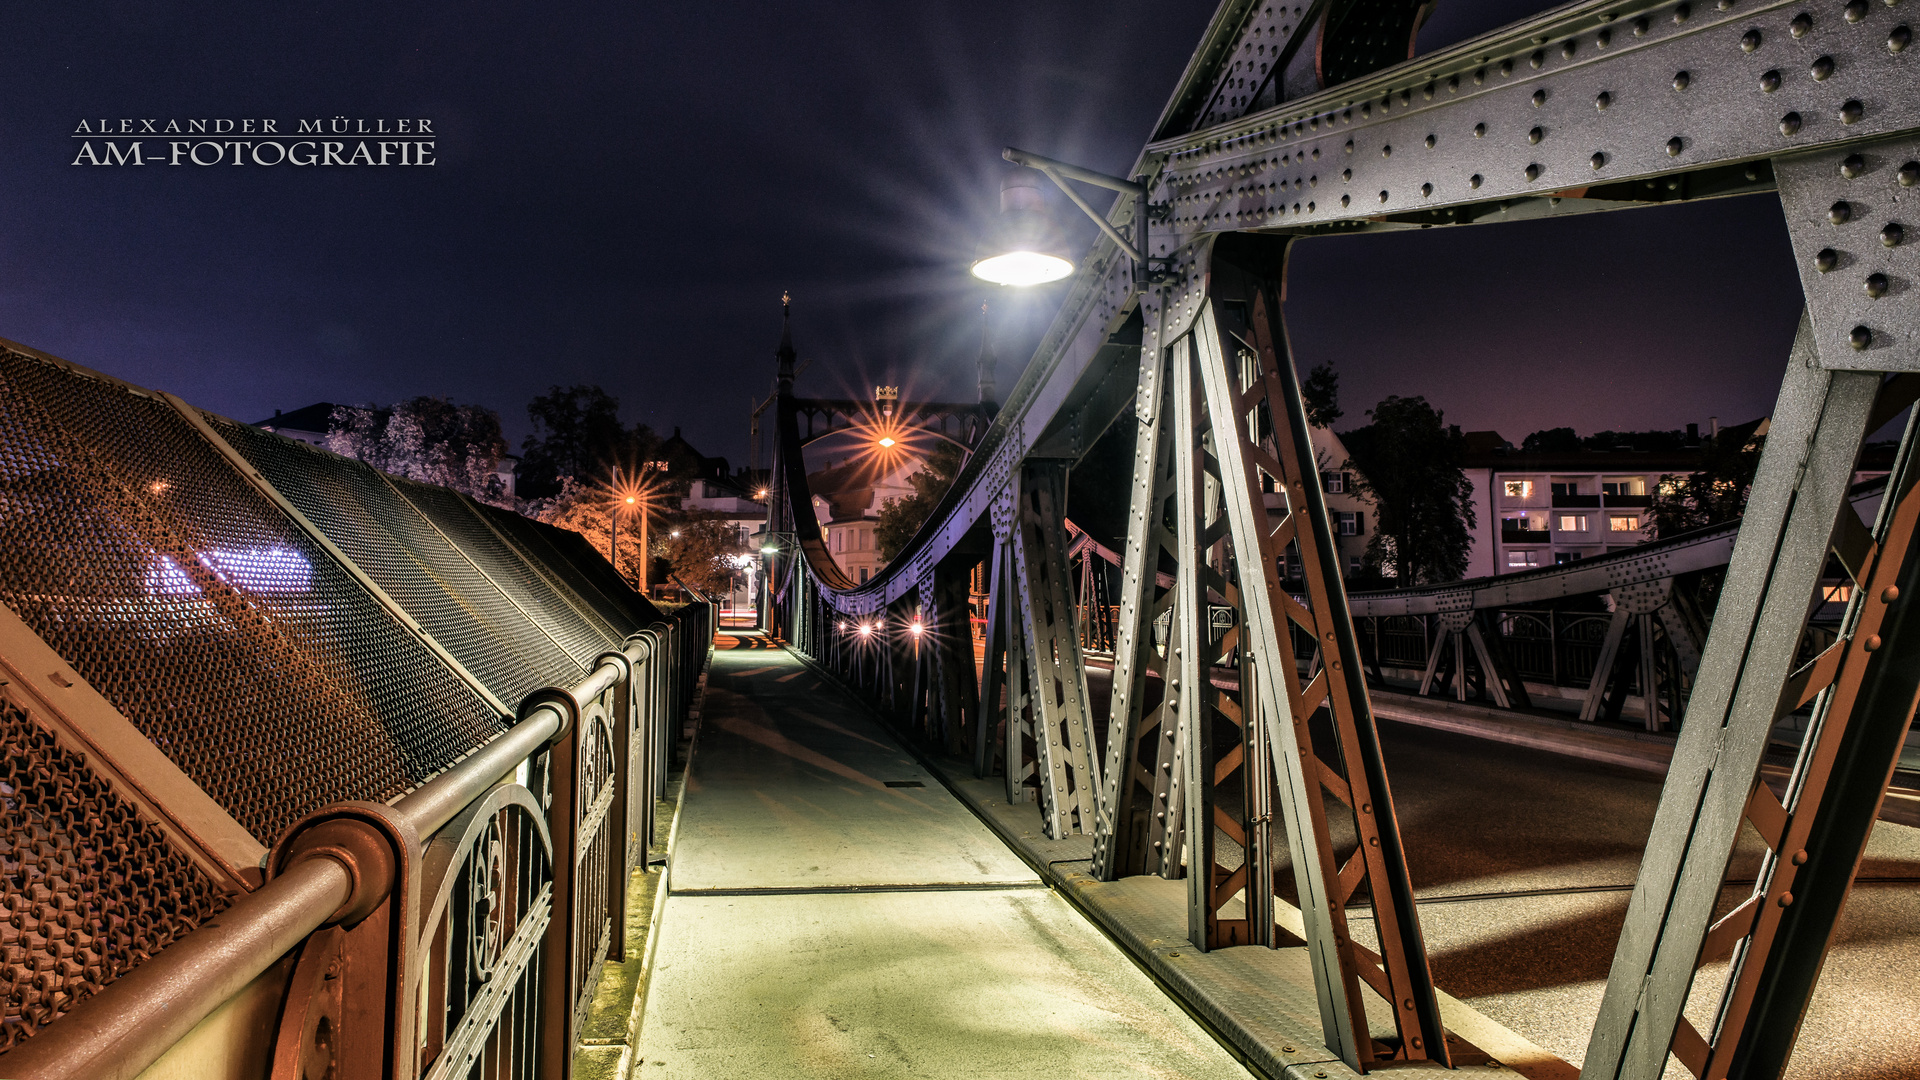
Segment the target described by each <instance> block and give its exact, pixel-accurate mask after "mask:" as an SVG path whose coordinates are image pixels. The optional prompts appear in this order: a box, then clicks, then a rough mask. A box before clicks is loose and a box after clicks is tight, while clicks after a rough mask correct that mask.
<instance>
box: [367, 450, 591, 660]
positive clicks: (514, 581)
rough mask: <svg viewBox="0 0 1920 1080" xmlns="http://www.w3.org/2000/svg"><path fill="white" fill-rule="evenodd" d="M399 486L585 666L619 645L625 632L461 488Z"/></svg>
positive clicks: (401, 483) (405, 482)
mask: <svg viewBox="0 0 1920 1080" xmlns="http://www.w3.org/2000/svg"><path fill="white" fill-rule="evenodd" d="M394 486H396V487H398V488H399V489H400V493H401V494H402V495H403V496H405V498H406V499H407V501H408V502H410V503H412V504H413V506H414V508H415V509H416V510H418V511H419V512H420V513H421V514H423V515H425V516H426V518H427V519H428V520H430V521H432V522H433V524H434V525H435V526H436V527H438V528H439V530H440V531H441V532H443V533H445V534H446V535H447V536H448V537H449V538H450V539H452V540H453V542H454V543H456V544H458V545H460V548H461V550H463V551H465V552H466V553H467V554H468V555H469V556H470V557H472V559H473V560H474V562H475V563H476V564H478V565H479V567H480V568H481V569H482V570H483V571H485V572H486V574H487V576H488V577H490V578H492V579H493V580H494V582H495V583H496V584H498V585H499V586H500V588H501V589H503V590H505V591H506V592H507V593H508V594H509V595H511V596H512V597H513V598H514V600H515V601H516V602H518V603H520V604H521V605H523V606H525V607H526V608H527V609H528V610H529V611H538V612H540V617H541V620H542V621H541V625H542V626H544V627H545V628H546V631H547V633H549V634H551V635H553V638H554V639H555V640H557V641H558V642H559V643H560V644H561V645H562V646H564V647H565V648H566V650H567V652H568V653H569V654H571V655H572V656H573V658H574V659H575V660H577V661H579V663H580V665H581V667H582V669H583V670H584V669H585V668H588V667H591V666H592V665H593V661H594V658H595V657H597V656H599V655H600V654H601V653H604V652H606V651H607V650H608V649H614V648H618V647H619V645H620V641H621V639H622V637H624V636H625V635H621V634H616V633H615V632H614V629H613V627H612V626H610V625H608V624H607V623H606V622H605V621H604V620H602V619H600V618H598V617H596V616H594V615H592V614H591V613H590V609H588V608H587V607H586V605H584V604H583V603H581V602H580V600H579V599H578V598H576V597H573V596H571V595H570V594H569V593H568V592H567V591H566V590H565V589H557V588H556V587H555V585H554V583H552V582H550V581H549V579H547V578H544V577H542V576H541V575H540V574H539V573H537V572H536V571H535V570H534V568H533V567H532V566H531V565H530V564H529V563H528V561H527V559H526V557H525V556H524V555H523V554H522V553H521V552H520V551H518V550H517V549H515V548H513V547H512V546H510V545H509V544H508V543H507V541H506V540H505V539H504V538H503V537H502V536H501V535H500V533H498V532H496V531H495V530H494V529H492V528H490V527H489V526H488V525H487V523H486V522H485V521H483V520H481V519H480V517H479V515H478V514H476V513H475V512H474V509H473V504H471V503H469V502H468V501H467V500H466V499H464V498H462V497H461V496H460V494H459V493H458V492H455V491H452V490H450V489H448V488H442V487H434V486H432V485H430V484H421V483H417V482H415V481H412V480H395V481H394ZM576 678H577V676H576ZM552 685H560V684H558V683H555V684H552Z"/></svg>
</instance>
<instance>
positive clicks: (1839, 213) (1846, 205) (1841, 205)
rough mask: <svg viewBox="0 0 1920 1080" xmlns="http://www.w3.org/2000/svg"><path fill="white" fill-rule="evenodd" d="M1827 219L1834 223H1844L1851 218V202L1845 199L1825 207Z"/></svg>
mask: <svg viewBox="0 0 1920 1080" xmlns="http://www.w3.org/2000/svg"><path fill="white" fill-rule="evenodd" d="M1827 220H1828V221H1831V222H1833V223H1834V224H1835V225H1845V224H1846V223H1847V222H1849V221H1852V220H1853V204H1852V203H1850V202H1848V201H1847V200H1845V199H1841V200H1840V201H1839V202H1837V203H1834V204H1833V205H1832V206H1830V207H1828V208H1827Z"/></svg>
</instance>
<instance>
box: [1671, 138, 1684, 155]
mask: <svg viewBox="0 0 1920 1080" xmlns="http://www.w3.org/2000/svg"><path fill="white" fill-rule="evenodd" d="M1686 148H1687V144H1686V142H1685V141H1683V140H1682V139H1681V138H1680V136H1678V135H1675V136H1674V137H1673V138H1671V139H1668V140H1667V156H1668V157H1679V156H1680V151H1682V150H1685V149H1686Z"/></svg>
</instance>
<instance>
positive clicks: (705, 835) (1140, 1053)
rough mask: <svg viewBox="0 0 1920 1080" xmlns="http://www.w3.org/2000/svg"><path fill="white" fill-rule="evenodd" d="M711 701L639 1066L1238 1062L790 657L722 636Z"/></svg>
mask: <svg viewBox="0 0 1920 1080" xmlns="http://www.w3.org/2000/svg"><path fill="white" fill-rule="evenodd" d="M750 643H757V642H753V641H752V639H745V640H743V641H742V644H750ZM702 716H703V719H702V729H701V732H700V736H699V741H698V745H697V749H696V751H695V756H694V760H693V766H692V770H691V772H690V774H689V776H688V781H687V785H686V790H685V795H684V798H683V801H682V806H681V811H680V820H679V823H678V826H677V835H676V838H675V841H674V852H673V858H672V864H671V867H670V869H669V873H668V884H669V890H670V891H669V893H668V896H667V900H666V903H665V907H664V912H663V915H662V919H661V923H660V926H659V930H658V941H659V945H658V952H657V954H656V956H655V960H654V965H653V974H652V976H651V979H650V982H649V986H648V991H647V995H648V996H647V1001H646V1007H645V1012H644V1017H645V1019H644V1022H643V1026H642V1029H641V1033H640V1044H639V1048H638V1053H637V1055H636V1064H635V1065H634V1067H633V1072H634V1075H635V1076H636V1077H638V1078H639V1080H679V1078H689V1080H691V1078H697V1077H727V1078H744V1077H836V1078H838V1077H865V1076H873V1077H881V1076H885V1077H978V1076H992V1077H996V1078H1009V1080H1011V1078H1024V1077H1033V1078H1045V1080H1063V1078H1069V1077H1168V1078H1171V1077H1205V1078H1209V1080H1212V1078H1231V1077H1247V1076H1248V1075H1249V1074H1248V1073H1247V1072H1246V1071H1245V1070H1244V1069H1243V1068H1242V1067H1241V1066H1240V1065H1238V1064H1236V1063H1235V1061H1234V1059H1233V1057H1232V1056H1231V1055H1230V1054H1229V1053H1228V1052H1227V1051H1226V1050H1224V1049H1223V1048H1222V1047H1221V1046H1220V1045H1219V1044H1218V1043H1216V1042H1215V1041H1214V1040H1213V1039H1211V1038H1210V1037H1208V1035H1207V1034H1206V1033H1205V1032H1204V1031H1202V1030H1201V1029H1200V1028H1199V1026H1198V1025H1196V1024H1195V1023H1194V1022H1193V1020H1192V1019H1190V1018H1189V1017H1188V1016H1187V1015H1186V1014H1185V1013H1184V1012H1182V1011H1181V1010H1180V1008H1179V1007H1178V1006H1177V1005H1175V1004H1174V1003H1173V1002H1172V1001H1171V1000H1169V999H1168V998H1167V997H1166V996H1165V995H1164V994H1163V993H1162V992H1161V991H1160V990H1159V989H1158V987H1156V986H1155V985H1154V983H1153V982H1152V980H1150V979H1149V978H1148V977H1147V976H1146V975H1145V974H1144V973H1142V972H1141V971H1140V969H1139V968H1138V967H1136V966H1135V965H1134V964H1133V963H1132V962H1131V961H1130V960H1128V958H1127V957H1126V956H1125V954H1123V953H1122V952H1121V951H1120V950H1119V949H1118V948H1117V947H1116V946H1115V945H1114V944H1113V943H1112V942H1111V941H1109V940H1108V939H1107V938H1106V937H1104V936H1103V935H1102V934H1101V933H1100V932H1099V931H1098V930H1097V929H1096V928H1095V927H1094V926H1093V925H1092V924H1090V923H1089V922H1087V920H1086V919H1085V918H1083V917H1082V916H1081V915H1080V914H1079V913H1078V912H1077V911H1076V910H1074V909H1073V908H1072V907H1071V906H1070V905H1069V904H1067V902H1066V901H1064V900H1063V899H1061V898H1060V897H1059V896H1058V895H1057V894H1056V893H1054V892H1053V891H1052V890H1051V889H1049V888H1047V887H1046V886H1045V885H1044V884H1043V883H1042V881H1041V880H1040V878H1039V877H1038V876H1037V875H1036V874H1035V873H1034V872H1033V871H1032V870H1031V869H1030V868H1029V867H1028V866H1027V865H1026V864H1025V863H1024V862H1022V861H1021V860H1020V859H1019V858H1018V857H1017V856H1015V855H1014V853H1013V852H1012V851H1010V850H1009V849H1008V848H1007V847H1006V846H1005V845H1004V844H1002V843H1001V842H1000V841H999V839H998V838H997V837H996V836H995V834H994V833H993V832H992V831H990V830H989V829H987V828H986V827H985V826H984V825H982V824H981V823H980V822H979V820H978V819H977V818H975V817H974V816H973V814H972V813H971V812H970V811H969V810H967V809H966V808H965V807H964V806H962V805H961V804H960V802H959V801H958V800H956V799H955V798H954V797H953V796H952V795H951V794H949V793H948V791H947V790H946V788H944V787H943V786H942V785H941V784H940V782H939V781H938V780H937V779H935V778H934V777H933V776H931V775H930V774H928V773H927V772H926V771H925V770H923V769H922V768H921V767H920V765H919V764H918V763H917V762H916V761H915V760H914V758H913V757H912V756H911V755H909V754H908V753H906V751H904V750H903V749H901V747H900V745H899V743H897V742H896V741H895V740H894V739H893V738H892V737H891V736H890V735H889V734H888V733H887V732H886V731H885V730H884V729H883V728H882V727H880V726H879V725H878V724H877V723H875V722H874V721H873V720H872V719H870V718H869V716H868V715H867V714H866V712H865V711H864V710H863V709H862V708H861V707H860V706H859V705H858V704H857V703H855V702H854V701H853V700H852V699H850V698H849V697H847V696H846V695H845V694H844V693H842V692H841V691H840V690H839V689H838V688H836V687H834V686H832V685H831V684H829V683H826V682H825V681H823V680H822V679H820V678H819V676H818V675H817V674H816V673H815V672H814V671H812V670H811V669H810V668H808V667H806V666H805V665H803V664H801V663H800V662H799V661H798V660H796V659H794V658H793V657H792V656H790V655H788V654H787V653H785V652H783V651H777V650H766V649H755V648H741V649H722V650H719V651H717V652H716V653H715V654H714V660H713V666H712V668H711V670H710V673H709V676H708V683H707V692H706V699H705V702H704V704H703V710H702Z"/></svg>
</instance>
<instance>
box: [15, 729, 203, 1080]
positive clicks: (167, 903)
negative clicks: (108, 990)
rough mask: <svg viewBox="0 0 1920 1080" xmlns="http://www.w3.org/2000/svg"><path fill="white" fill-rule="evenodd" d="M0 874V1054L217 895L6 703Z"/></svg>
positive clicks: (154, 946) (69, 754)
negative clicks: (1, 986) (0, 888)
mask: <svg viewBox="0 0 1920 1080" xmlns="http://www.w3.org/2000/svg"><path fill="white" fill-rule="evenodd" d="M0 873H3V874H4V880H5V884H6V896H5V900H4V902H5V904H6V907H7V917H6V918H5V919H4V920H0V978H3V979H4V982H5V986H6V990H5V993H6V1013H5V1019H4V1022H3V1023H0V1053H3V1052H5V1051H7V1050H10V1049H12V1048H13V1047H14V1045H15V1044H16V1043H18V1042H20V1041H21V1040H23V1039H26V1038H27V1037H29V1036H31V1035H33V1034H34V1033H35V1032H37V1031H39V1030H40V1029H41V1028H43V1027H45V1026H46V1025H47V1024H49V1023H51V1022H53V1021H54V1020H55V1019H57V1018H58V1017H60V1016H61V1015H63V1014H64V1013H65V1012H66V1011H67V1010H68V1009H69V1008H71V1007H72V1006H73V1005H74V1004H75V1003H76V1002H77V1001H79V1000H82V999H84V998H86V997H89V996H91V995H93V994H95V993H98V992H99V991H100V990H101V989H102V988H103V987H105V986H107V985H108V984H109V983H112V982H113V981H114V980H116V979H118V978H120V977H121V976H122V975H124V974H126V973H127V972H128V971H129V970H131V969H132V968H134V967H135V966H137V965H139V964H141V963H143V962H145V961H146V960H147V959H148V958H149V957H151V956H152V955H153V954H154V953H157V952H159V951H160V950H161V949H163V948H165V947H166V946H167V945H169V944H171V943H172V942H173V941H174V939H175V938H178V937H179V936H180V935H182V934H184V933H186V932H188V931H190V930H193V929H194V928H195V927H198V926H199V925H201V924H202V923H204V922H206V921H207V920H208V919H211V918H212V917H214V916H215V915H218V914H219V913H220V912H221V911H222V910H223V909H225V908H226V906H227V902H228V898H227V896H225V895H224V894H223V893H222V892H221V890H219V889H218V888H216V887H215V886H214V884H213V882H212V881H211V880H209V879H208V877H207V876H206V875H205V874H203V873H201V872H200V870H199V869H198V868H197V867H195V866H194V864H193V862H192V861H191V860H190V859H188V858H187V857H186V856H185V855H184V854H182V853H181V852H180V851H178V850H176V849H175V848H174V847H173V846H172V845H171V844H169V843H168V842H167V839H166V837H165V836H164V835H163V834H162V832H161V831H160V829H159V828H158V827H156V825H155V824H154V823H153V822H151V821H149V820H146V819H145V818H144V817H143V816H142V815H140V814H139V813H138V812H137V811H136V810H135V808H134V807H133V806H132V805H131V804H130V803H128V802H127V801H126V800H125V799H123V798H121V797H120V796H119V795H117V794H116V793H115V792H114V791H113V790H112V789H111V788H110V787H109V786H108V785H107V784H106V783H105V782H104V781H102V780H100V779H99V778H98V777H96V776H95V775H94V774H93V772H92V770H91V769H89V768H88V766H87V761H86V758H85V756H84V755H82V754H79V753H76V752H74V751H73V750H71V749H69V748H67V747H64V746H61V745H60V744H59V743H58V742H56V741H55V739H54V737H53V734H52V733H51V732H50V731H48V730H47V729H46V728H45V727H43V726H42V725H41V724H40V723H38V722H37V721H36V720H35V719H34V718H33V717H32V716H30V715H28V713H27V711H26V710H25V709H23V708H21V707H19V706H18V705H15V704H13V703H12V702H0Z"/></svg>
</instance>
